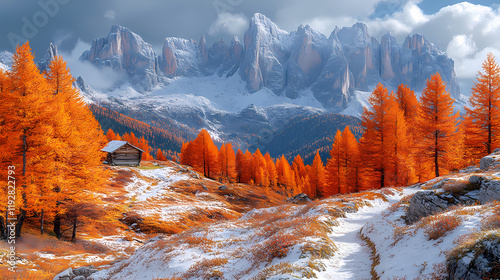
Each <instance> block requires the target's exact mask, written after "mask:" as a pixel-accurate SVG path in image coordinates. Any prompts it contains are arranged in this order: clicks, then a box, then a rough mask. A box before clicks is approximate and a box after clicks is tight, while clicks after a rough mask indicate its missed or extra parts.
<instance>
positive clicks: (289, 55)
mask: <svg viewBox="0 0 500 280" xmlns="http://www.w3.org/2000/svg"><path fill="white" fill-rule="evenodd" d="M80 59H81V60H84V61H89V62H91V63H92V64H94V65H96V66H100V67H112V68H113V69H116V70H117V71H123V72H126V73H127V74H128V75H129V77H130V82H131V84H132V85H133V86H134V87H135V89H136V90H138V91H140V92H148V91H151V90H152V89H154V88H155V87H156V86H158V85H168V84H169V80H170V79H172V78H175V77H200V76H209V75H213V74H217V75H218V76H221V77H222V76H224V77H226V78H229V77H231V76H233V75H235V74H238V75H239V76H240V78H241V80H242V81H244V82H245V84H246V89H247V91H248V92H250V93H253V92H257V91H259V90H261V89H263V88H268V89H270V90H271V91H272V92H273V93H274V94H276V95H280V96H286V97H287V98H289V99H296V98H298V97H299V96H300V95H301V94H304V90H306V89H310V90H311V91H312V94H313V95H314V97H315V98H316V99H317V100H318V101H319V102H320V103H321V104H322V105H323V106H324V107H325V108H327V109H334V110H336V111H340V110H342V109H345V108H346V107H347V106H348V105H349V103H350V102H351V101H353V100H354V91H355V90H360V91H370V90H371V88H373V87H374V86H375V85H376V84H377V83H379V82H381V83H383V84H385V85H386V86H388V87H390V88H395V87H397V85H399V84H401V83H403V84H406V85H408V86H410V88H412V89H414V90H415V91H421V90H422V89H423V87H424V85H425V81H426V79H427V78H428V77H429V76H430V75H431V74H434V73H435V72H439V73H440V74H441V75H442V77H443V80H444V81H445V82H447V89H448V91H449V92H450V93H451V94H452V96H453V97H455V98H456V99H458V98H459V97H460V88H459V86H458V82H457V78H456V75H455V71H454V63H453V60H452V59H451V58H449V57H448V56H447V55H446V54H445V53H444V52H442V51H440V50H439V48H438V47H437V46H436V45H435V44H433V43H431V42H429V41H428V40H427V39H425V37H424V36H422V35H420V34H414V35H412V36H408V37H407V38H406V39H405V41H404V43H403V44H399V43H398V42H397V40H396V38H394V37H393V36H391V34H390V33H387V34H385V35H384V36H382V38H381V39H380V42H379V41H378V40H377V39H376V38H374V37H372V36H370V34H369V31H368V27H367V26H366V25H365V24H362V23H356V24H354V25H353V26H351V27H344V28H335V30H333V32H332V33H331V34H330V36H329V37H326V36H325V35H323V34H321V33H319V32H317V31H315V30H313V29H312V28H311V27H310V26H299V27H298V29H297V30H296V31H294V32H290V33H289V32H286V31H284V30H281V29H280V28H279V27H278V26H277V25H276V24H274V23H273V22H272V21H271V20H270V19H269V18H267V17H265V16H264V15H262V14H258V13H257V14H255V15H254V16H253V18H252V19H251V21H250V24H249V28H248V30H247V31H246V32H245V35H244V40H243V43H242V42H241V41H240V40H239V39H238V38H237V37H234V38H233V39H232V41H231V42H230V44H229V45H228V44H226V42H225V41H224V40H221V41H219V42H215V43H214V44H212V45H211V46H208V45H207V43H206V40H205V37H204V36H202V37H201V38H200V40H199V41H198V42H196V41H194V40H187V39H182V38H175V37H168V38H166V39H165V41H164V44H163V49H162V52H161V54H159V55H158V54H156V53H155V52H154V50H153V47H152V46H151V45H150V44H148V43H146V42H145V41H144V40H143V39H142V38H141V37H140V36H139V35H137V34H135V33H133V32H132V31H130V30H129V29H127V28H125V27H122V26H117V25H115V26H113V27H112V28H111V31H110V33H109V34H108V35H107V36H106V37H104V38H99V39H97V40H95V41H94V42H93V43H92V47H91V49H90V50H88V51H86V52H84V53H83V54H82V56H81V58H80Z"/></svg>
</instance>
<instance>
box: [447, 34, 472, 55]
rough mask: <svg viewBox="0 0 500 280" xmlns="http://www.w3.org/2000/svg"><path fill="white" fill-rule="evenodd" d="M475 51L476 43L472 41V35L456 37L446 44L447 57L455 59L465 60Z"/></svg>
mask: <svg viewBox="0 0 500 280" xmlns="http://www.w3.org/2000/svg"><path fill="white" fill-rule="evenodd" d="M476 51H477V47H476V42H474V41H473V40H472V35H464V34H462V35H457V36H454V37H453V39H451V41H450V42H449V43H448V48H447V49H446V52H447V53H448V55H449V56H451V57H455V58H457V59H463V58H466V57H468V56H470V55H472V54H474V53H475V52H476Z"/></svg>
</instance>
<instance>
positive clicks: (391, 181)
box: [385, 96, 414, 186]
mask: <svg viewBox="0 0 500 280" xmlns="http://www.w3.org/2000/svg"><path fill="white" fill-rule="evenodd" d="M391 98H393V97H392V96H391ZM385 120H386V125H385V127H386V129H387V131H388V132H389V133H387V137H386V138H385V141H386V151H385V162H386V166H387V177H388V178H387V184H388V185H393V186H404V185H408V184H409V183H411V182H412V181H413V177H414V175H413V159H412V153H411V144H412V141H411V139H412V138H411V136H410V134H409V132H408V125H407V123H406V117H405V111H404V110H402V109H401V108H400V106H399V104H398V102H397V101H396V100H395V99H394V100H393V102H392V103H391V105H390V106H389V109H388V110H387V116H386V118H385Z"/></svg>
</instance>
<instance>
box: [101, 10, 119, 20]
mask: <svg viewBox="0 0 500 280" xmlns="http://www.w3.org/2000/svg"><path fill="white" fill-rule="evenodd" d="M103 17H104V18H107V19H110V20H115V19H116V12H115V11H113V10H107V11H106V12H105V13H104V15H103Z"/></svg>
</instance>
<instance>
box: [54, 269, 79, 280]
mask: <svg viewBox="0 0 500 280" xmlns="http://www.w3.org/2000/svg"><path fill="white" fill-rule="evenodd" d="M74 277H75V274H74V273H73V269H72V268H71V267H70V268H68V269H66V270H65V271H63V272H61V273H59V274H57V275H56V276H55V277H54V280H71V279H73V278H74Z"/></svg>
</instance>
